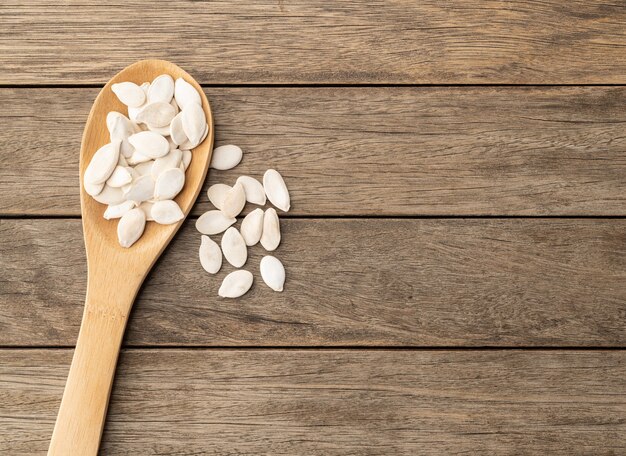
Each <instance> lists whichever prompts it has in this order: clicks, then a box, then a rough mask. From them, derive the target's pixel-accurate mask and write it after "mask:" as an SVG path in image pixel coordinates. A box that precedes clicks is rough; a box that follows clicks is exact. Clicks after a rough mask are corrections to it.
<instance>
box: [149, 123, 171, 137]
mask: <svg viewBox="0 0 626 456" xmlns="http://www.w3.org/2000/svg"><path fill="white" fill-rule="evenodd" d="M148 130H150V131H153V132H155V133H158V134H160V135H161V136H169V134H170V126H169V125H167V126H165V127H151V126H150V125H148Z"/></svg>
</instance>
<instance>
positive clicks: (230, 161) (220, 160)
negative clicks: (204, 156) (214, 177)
mask: <svg viewBox="0 0 626 456" xmlns="http://www.w3.org/2000/svg"><path fill="white" fill-rule="evenodd" d="M242 157H243V152H242V151H241V148H239V147H237V146H234V145H232V144H229V145H226V146H219V147H216V148H215V149H214V150H213V155H212V156H211V168H213V169H219V170H221V171H225V170H228V169H232V168H234V167H235V166H237V165H238V164H239V162H240V161H241V158H242Z"/></svg>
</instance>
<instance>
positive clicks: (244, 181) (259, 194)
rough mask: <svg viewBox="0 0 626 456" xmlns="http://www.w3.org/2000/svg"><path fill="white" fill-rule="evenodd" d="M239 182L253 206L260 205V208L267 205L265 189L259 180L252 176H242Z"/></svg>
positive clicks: (247, 199)
mask: <svg viewBox="0 0 626 456" xmlns="http://www.w3.org/2000/svg"><path fill="white" fill-rule="evenodd" d="M237 182H240V183H241V185H243V189H244V190H245V193H246V201H248V202H249V203H252V204H258V205H259V206H263V205H264V204H265V202H266V197H265V189H264V188H263V185H262V184H261V183H260V182H259V181H258V180H256V179H255V178H254V177H250V176H240V177H239V178H238V179H237Z"/></svg>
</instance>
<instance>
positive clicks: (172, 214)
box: [150, 200, 185, 225]
mask: <svg viewBox="0 0 626 456" xmlns="http://www.w3.org/2000/svg"><path fill="white" fill-rule="evenodd" d="M150 213H151V215H152V217H153V218H154V221H155V222H157V223H160V224H161V225H170V224H172V223H176V222H179V221H180V220H182V219H184V218H185V214H183V211H181V210H180V207H179V206H178V204H176V201H172V200H164V201H157V202H155V203H154V205H153V206H152V209H151V211H150Z"/></svg>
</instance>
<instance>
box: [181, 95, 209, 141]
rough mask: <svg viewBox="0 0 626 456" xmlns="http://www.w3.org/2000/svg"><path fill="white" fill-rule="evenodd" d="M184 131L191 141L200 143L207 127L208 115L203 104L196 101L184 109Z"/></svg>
mask: <svg viewBox="0 0 626 456" xmlns="http://www.w3.org/2000/svg"><path fill="white" fill-rule="evenodd" d="M182 113H183V116H182V123H183V131H184V132H185V135H186V136H187V138H189V141H190V142H191V143H192V144H194V146H193V147H195V146H196V145H198V144H199V143H200V141H201V139H202V136H203V135H204V132H205V129H206V125H207V123H206V116H205V114H204V110H203V109H202V106H200V105H199V104H196V103H189V104H187V105H186V106H185V107H184V108H183V110H182Z"/></svg>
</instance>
